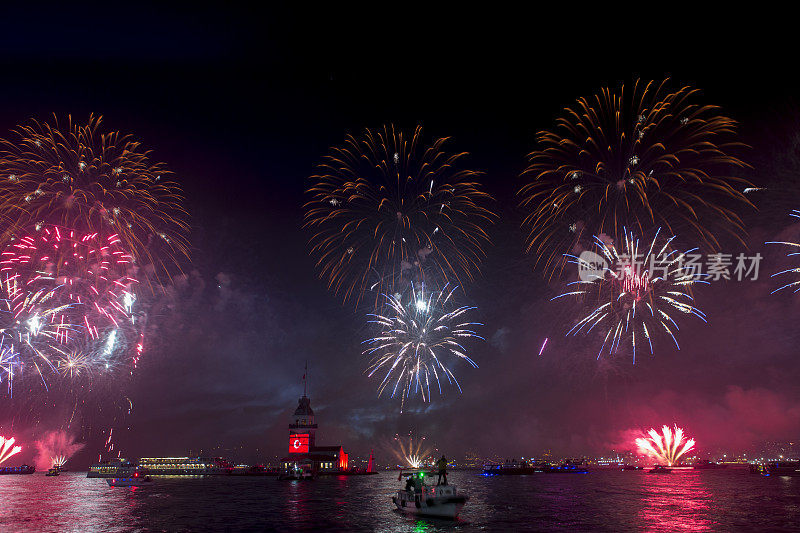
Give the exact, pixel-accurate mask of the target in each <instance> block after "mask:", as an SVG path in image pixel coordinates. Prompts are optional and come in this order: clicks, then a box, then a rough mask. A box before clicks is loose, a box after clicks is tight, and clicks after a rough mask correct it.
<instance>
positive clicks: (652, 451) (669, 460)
mask: <svg viewBox="0 0 800 533" xmlns="http://www.w3.org/2000/svg"><path fill="white" fill-rule="evenodd" d="M636 446H638V448H639V453H642V454H644V455H647V456H648V457H652V458H653V459H655V460H656V461H658V463H659V464H661V465H665V466H672V465H674V464H676V463H677V462H678V461H679V460H680V458H681V457H682V456H683V455H685V454H686V452H688V451H689V450H691V449H692V448H694V439H687V438H686V436H685V435H684V433H683V429H681V428H679V427H678V426H675V428H674V430H673V429H672V428H670V427H669V426H664V427H662V428H661V434H660V435H659V433H658V431H656V430H655V429H651V430H650V431H648V432H647V435H646V436H644V437H641V438H638V439H636Z"/></svg>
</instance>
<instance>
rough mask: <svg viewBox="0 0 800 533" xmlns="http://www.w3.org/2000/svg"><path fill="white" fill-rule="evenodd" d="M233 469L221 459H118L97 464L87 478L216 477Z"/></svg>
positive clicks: (91, 468)
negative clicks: (139, 474) (136, 474)
mask: <svg viewBox="0 0 800 533" xmlns="http://www.w3.org/2000/svg"><path fill="white" fill-rule="evenodd" d="M233 468H234V467H233V465H232V464H230V463H229V462H227V461H226V460H224V459H222V458H221V457H211V458H206V457H142V458H141V459H139V461H130V460H128V459H118V460H114V461H107V462H103V463H95V464H93V465H91V466H90V467H89V472H88V473H87V474H86V477H95V478H98V477H99V478H115V477H120V478H128V477H130V476H132V475H133V474H134V473H136V472H139V473H141V474H149V475H151V476H214V475H227V474H230V473H231V472H232V471H233Z"/></svg>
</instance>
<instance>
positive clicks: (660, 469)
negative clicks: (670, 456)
mask: <svg viewBox="0 0 800 533" xmlns="http://www.w3.org/2000/svg"><path fill="white" fill-rule="evenodd" d="M670 472H672V469H671V468H667V467H666V466H661V465H656V466H655V467H654V468H653V469H652V470H648V471H647V473H648V474H669V473H670Z"/></svg>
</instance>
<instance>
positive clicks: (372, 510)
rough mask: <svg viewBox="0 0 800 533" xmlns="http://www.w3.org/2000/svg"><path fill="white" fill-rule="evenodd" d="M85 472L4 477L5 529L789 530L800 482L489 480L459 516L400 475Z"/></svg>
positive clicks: (623, 476)
mask: <svg viewBox="0 0 800 533" xmlns="http://www.w3.org/2000/svg"><path fill="white" fill-rule="evenodd" d="M84 476H85V473H76V472H69V473H64V474H62V475H61V476H59V477H46V476H44V475H43V474H40V473H37V474H34V475H31V476H0V531H20V532H24V531H76V532H77V531H81V532H84V531H85V532H95V531H98V532H99V531H103V532H105V531H110V532H122V531H220V530H222V531H240V530H283V531H290V530H309V531H310V530H316V531H328V530H330V531H379V532H387V533H396V532H416V531H419V532H460V531H692V532H694V531H709V530H711V531H732V530H753V529H757V530H770V531H779V530H787V531H788V530H792V529H793V528H796V527H797V524H798V523H800V478H775V477H770V478H764V477H760V476H756V475H750V474H748V473H747V472H741V471H732V470H728V471H686V472H679V473H676V472H673V473H672V474H666V475H649V474H647V473H646V472H615V471H605V472H592V473H590V474H588V475H574V474H558V475H555V474H536V475H531V476H500V477H483V476H480V475H477V473H475V472H454V473H452V475H451V480H452V482H454V483H455V484H457V485H458V487H459V490H461V491H463V492H465V493H467V494H469V495H470V501H469V502H468V503H467V505H466V507H465V508H464V511H463V512H462V517H461V520H459V521H457V522H448V521H441V520H429V519H419V518H416V517H414V516H409V515H404V514H402V513H400V512H397V511H393V510H392V504H391V500H390V496H391V494H392V493H393V492H394V491H395V490H397V488H398V485H399V483H398V482H397V474H396V473H394V474H393V473H391V472H387V473H383V474H381V475H377V476H369V477H330V478H321V479H318V480H316V481H312V482H283V481H277V480H276V479H275V478H272V477H252V478H229V477H210V478H196V479H182V478H178V479H163V478H156V480H155V481H154V483H153V484H152V485H149V486H146V487H139V488H135V487H134V488H122V487H117V488H111V487H109V486H108V485H107V484H106V482H105V480H102V479H87V478H86V477H84Z"/></svg>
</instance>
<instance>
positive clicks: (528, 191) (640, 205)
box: [519, 80, 752, 273]
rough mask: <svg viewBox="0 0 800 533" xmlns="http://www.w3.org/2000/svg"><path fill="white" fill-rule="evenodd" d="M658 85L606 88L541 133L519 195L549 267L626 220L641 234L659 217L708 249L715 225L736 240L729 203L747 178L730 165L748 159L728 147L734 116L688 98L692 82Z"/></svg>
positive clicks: (531, 244) (736, 223) (532, 239)
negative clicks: (591, 237)
mask: <svg viewBox="0 0 800 533" xmlns="http://www.w3.org/2000/svg"><path fill="white" fill-rule="evenodd" d="M665 86H666V80H665V81H664V82H661V83H656V82H642V81H636V82H635V83H634V84H633V87H632V88H631V89H630V90H628V89H626V88H625V87H622V88H621V89H620V90H619V92H618V93H617V92H613V91H612V90H611V89H608V88H604V89H602V90H601V92H600V93H599V94H597V95H595V96H594V97H593V98H589V99H587V98H579V99H578V101H577V103H576V105H575V106H573V107H570V108H566V109H565V111H564V116H563V117H562V118H560V119H559V120H558V122H557V130H555V132H550V131H542V132H540V133H539V134H538V144H539V146H538V149H537V150H536V151H534V152H532V153H530V154H529V156H528V157H529V165H528V167H527V169H526V170H525V171H524V172H523V177H524V178H526V179H527V182H526V183H525V184H524V185H523V186H522V187H521V189H520V191H519V196H520V199H521V205H522V207H523V208H524V209H525V210H526V211H527V215H526V217H525V220H524V226H525V227H526V228H527V230H528V236H527V248H528V251H532V252H533V253H535V255H536V258H537V262H539V261H541V262H543V263H544V266H545V269H546V270H548V271H550V272H551V273H553V272H556V271H558V270H560V269H561V268H563V266H564V262H563V261H562V258H563V256H562V254H563V253H564V252H565V251H567V250H570V249H572V247H573V246H574V245H575V244H576V243H578V242H580V240H581V237H582V236H584V235H585V236H589V235H593V234H594V235H599V234H601V233H607V234H609V235H612V236H616V235H618V234H619V231H620V229H621V228H622V227H624V226H627V227H629V228H635V229H637V231H638V232H639V233H640V234H641V233H643V232H644V231H645V230H646V229H647V228H650V227H654V226H662V227H664V228H667V229H668V230H669V232H670V233H675V232H682V233H684V234H688V235H691V236H692V237H693V238H694V239H695V240H696V241H697V242H700V243H702V244H703V245H704V246H707V247H709V248H711V249H717V248H718V247H719V242H718V239H717V236H716V233H717V232H719V231H722V232H725V233H729V234H733V235H734V236H736V237H737V238H739V239H741V235H742V234H743V232H744V227H743V223H742V220H741V218H740V216H739V215H738V214H737V211H736V210H734V209H732V208H730V207H728V206H730V205H731V204H732V203H735V202H737V201H738V202H740V203H741V204H747V205H751V206H752V204H751V203H750V201H749V200H748V199H747V198H745V196H744V194H743V193H742V192H740V191H742V190H743V189H744V188H745V187H748V186H749V184H748V183H747V182H746V181H745V180H742V179H740V178H737V177H732V176H729V175H728V174H727V173H728V172H729V171H730V169H731V168H743V167H746V166H747V165H746V164H745V163H744V162H743V161H741V160H740V159H738V158H736V157H735V156H733V155H731V152H732V151H733V150H734V149H736V148H738V146H740V145H739V143H737V142H735V141H734V140H733V137H734V134H735V130H736V122H735V121H734V120H732V119H730V118H728V117H726V116H723V115H721V114H719V109H718V108H717V107H715V106H710V105H700V104H696V103H693V99H694V97H695V95H696V93H697V89H692V88H690V87H683V88H681V89H679V90H677V91H674V92H669V91H668V90H667V89H666V88H665ZM731 200H733V202H732V201H731ZM712 222H713V223H712Z"/></svg>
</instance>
